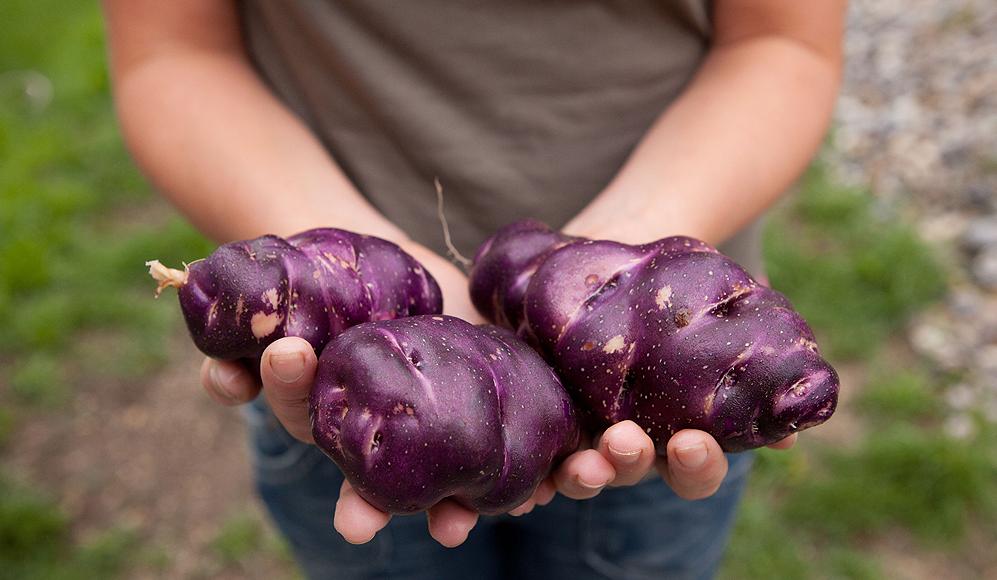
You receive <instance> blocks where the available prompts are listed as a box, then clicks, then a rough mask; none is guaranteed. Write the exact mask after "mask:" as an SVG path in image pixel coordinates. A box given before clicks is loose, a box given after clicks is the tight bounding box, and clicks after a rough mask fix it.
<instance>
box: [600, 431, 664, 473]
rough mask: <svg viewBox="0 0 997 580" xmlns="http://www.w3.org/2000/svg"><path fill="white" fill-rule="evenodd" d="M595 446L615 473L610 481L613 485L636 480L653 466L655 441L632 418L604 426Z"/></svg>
mask: <svg viewBox="0 0 997 580" xmlns="http://www.w3.org/2000/svg"><path fill="white" fill-rule="evenodd" d="M598 449H599V453H601V454H602V456H603V457H605V458H606V459H607V460H608V461H609V463H610V465H612V466H613V470H614V471H615V472H616V477H614V478H613V481H612V482H610V485H613V486H620V485H633V484H635V483H637V482H638V481H640V480H641V479H643V478H644V476H645V475H647V472H648V471H650V470H651V467H652V466H653V465H654V442H653V441H651V438H650V437H648V436H647V433H645V432H644V430H643V429H641V428H640V427H638V426H637V424H636V423H634V422H633V421H629V420H628V421H621V422H619V423H617V424H615V425H613V426H612V427H610V428H609V429H606V431H605V433H603V434H602V437H600V438H599V447H598Z"/></svg>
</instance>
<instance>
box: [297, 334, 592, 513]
mask: <svg viewBox="0 0 997 580" xmlns="http://www.w3.org/2000/svg"><path fill="white" fill-rule="evenodd" d="M311 416H312V434H313V435H314V437H315V443H316V444H317V445H318V446H319V447H320V448H322V450H323V451H325V453H326V454H327V455H328V456H329V457H331V458H332V459H333V461H335V462H336V464H337V465H339V467H340V468H341V469H342V470H343V473H344V474H345V475H346V477H347V479H349V481H350V483H351V484H352V485H353V487H354V488H355V489H356V490H357V493H359V494H360V496H361V497H363V498H364V499H365V500H367V501H368V502H369V503H371V504H372V505H374V506H376V507H378V508H380V509H381V510H384V511H387V512H391V513H412V512H416V511H420V510H424V509H426V508H428V507H430V506H432V505H434V504H436V503H437V502H439V501H440V500H442V499H444V498H448V497H453V498H454V499H455V500H456V501H458V502H460V503H461V504H463V505H465V506H467V507H469V508H471V509H474V510H476V511H478V512H481V513H485V514H497V513H504V512H507V511H509V510H510V509H512V508H515V507H517V506H519V505H520V504H522V503H523V502H524V501H526V500H527V499H528V498H529V497H530V495H532V493H533V491H534V490H535V489H536V487H537V485H539V483H540V482H541V481H542V480H543V478H544V477H545V476H546V475H547V473H548V472H549V471H550V469H551V466H552V465H554V464H555V463H556V462H558V461H560V460H561V459H562V458H563V457H564V456H566V455H567V454H569V453H570V452H572V451H574V449H575V448H576V447H577V445H578V437H579V428H578V423H577V420H576V416H575V411H574V409H573V407H572V403H571V398H570V397H569V395H568V394H567V392H566V391H565V390H564V389H563V387H562V386H561V383H560V381H559V380H558V377H557V375H555V374H554V371H553V370H551V368H550V366H548V365H547V363H546V362H544V360H543V359H542V358H541V357H540V355H539V354H537V353H536V352H535V351H534V350H533V349H531V348H530V347H529V346H528V345H526V344H525V343H524V342H523V341H522V340H520V339H518V338H517V337H516V336H515V335H514V334H512V333H511V332H509V331H507V330H504V329H501V328H498V327H495V326H482V327H477V326H473V325H471V324H469V323H467V322H465V321H463V320H461V319H459V318H453V317H450V316H414V317H411V318H402V319H398V320H387V321H380V322H370V323H366V324H361V325H359V326H355V327H353V328H351V329H349V330H347V331H346V332H344V333H343V334H341V335H340V336H339V337H337V338H336V339H335V340H333V341H332V342H330V343H329V344H328V346H326V348H325V350H324V351H323V352H322V356H321V357H320V359H319V370H318V376H317V378H316V380H315V386H314V388H313V389H312V393H311Z"/></svg>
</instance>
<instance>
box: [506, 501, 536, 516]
mask: <svg viewBox="0 0 997 580" xmlns="http://www.w3.org/2000/svg"><path fill="white" fill-rule="evenodd" d="M535 507H537V501H536V500H535V499H533V498H532V497H531V498H530V499H528V500H526V501H524V502H523V503H521V504H520V505H519V506H518V507H515V508H513V509H511V510H509V515H510V516H513V517H518V516H522V515H526V514H528V513H530V512H531V511H533V508H535Z"/></svg>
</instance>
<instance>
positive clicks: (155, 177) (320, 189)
mask: <svg viewBox="0 0 997 580" xmlns="http://www.w3.org/2000/svg"><path fill="white" fill-rule="evenodd" d="M104 10H105V14H106V16H107V28H108V38H109V43H110V48H111V50H110V54H111V69H112V75H113V78H114V87H115V100H116V104H117V107H118V113H119V117H120V119H121V124H122V127H123V130H124V134H125V138H126V140H127V142H128V145H129V149H130V150H131V152H132V154H133V155H134V157H135V159H136V160H137V161H138V163H139V164H140V166H141V167H142V169H143V170H144V172H145V173H146V175H148V177H149V178H150V179H151V180H152V181H153V183H154V184H155V185H156V186H157V188H158V189H159V190H160V191H161V192H162V193H163V195H165V196H166V197H167V198H169V199H170V200H171V201H172V202H173V203H174V204H175V205H176V206H177V207H178V208H179V209H180V210H181V211H182V212H184V213H185V214H186V215H187V216H188V217H189V218H190V220H191V221H192V222H193V223H194V224H195V225H196V226H197V227H198V228H199V229H201V230H202V231H203V232H204V233H206V234H208V235H209V236H211V237H212V238H214V239H215V240H216V241H229V240H233V239H240V238H248V237H255V236H259V235H261V234H264V233H276V234H284V235H286V234H291V233H294V232H297V231H301V230H304V229H307V228H310V227H316V226H336V227H342V228H346V229H350V230H354V231H359V232H364V233H370V234H375V235H379V236H381V237H385V238H389V239H393V240H396V241H398V240H401V239H403V238H404V235H403V234H402V233H401V231H400V230H399V229H398V228H397V227H395V226H393V225H392V224H390V223H389V222H388V221H387V220H386V219H385V218H384V217H383V216H381V215H380V214H379V213H378V212H377V211H376V210H375V209H374V208H373V207H372V206H371V205H370V204H369V203H367V202H366V200H364V199H363V197H362V196H361V195H360V194H359V193H358V192H357V190H356V189H355V188H354V187H353V185H352V184H351V183H350V182H349V180H348V179H347V178H346V176H345V175H344V174H343V172H342V171H341V170H340V169H339V168H338V167H337V166H336V164H335V162H334V161H333V159H332V158H331V157H330V156H329V155H328V154H327V153H326V151H325V150H324V149H323V147H322V145H321V144H320V143H319V142H318V140H317V139H316V138H315V137H314V136H313V135H312V134H311V132H310V131H309V130H308V129H307V127H305V126H304V124H303V123H302V122H301V121H300V120H299V119H298V118H297V117H295V116H294V115H293V114H292V113H291V112H290V111H289V110H288V109H287V108H286V107H285V106H284V105H283V104H281V103H280V102H279V101H278V100H277V99H276V98H275V97H274V96H273V95H272V94H271V93H270V91H269V90H268V89H267V88H266V87H265V86H264V84H263V82H262V81H261V80H260V79H259V77H258V76H257V75H256V73H255V71H254V70H253V68H252V66H251V64H250V63H249V60H248V58H247V56H246V54H245V52H244V48H243V45H242V38H241V34H240V31H239V19H238V14H237V11H236V6H235V3H234V2H232V1H228V0H211V1H205V0H172V1H171V2H170V3H160V2H158V0H104Z"/></svg>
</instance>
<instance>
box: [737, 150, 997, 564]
mask: <svg viewBox="0 0 997 580" xmlns="http://www.w3.org/2000/svg"><path fill="white" fill-rule="evenodd" d="M765 247H766V254H767V259H768V268H769V272H770V275H771V279H772V283H773V286H775V287H776V288H778V289H780V290H782V291H783V292H785V293H786V294H787V296H789V298H790V299H791V300H792V301H793V303H794V304H795V305H796V306H797V307H798V308H799V309H800V310H801V312H803V313H804V315H805V316H806V318H807V320H808V321H809V322H810V323H811V324H812V326H813V327H814V329H815V331H816V332H817V334H818V337H819V338H820V341H821V343H822V346H824V350H825V351H826V352H829V353H830V355H831V358H832V359H833V360H835V361H838V362H840V361H843V360H849V361H852V364H861V365H863V366H864V367H865V368H866V372H865V373H862V374H864V375H865V377H866V378H865V380H864V382H863V384H861V385H846V387H850V388H853V389H857V393H856V394H855V396H854V397H853V399H852V402H851V405H850V406H849V407H848V409H847V410H844V411H843V412H851V413H854V414H855V415H856V417H857V419H858V421H859V423H860V426H859V427H858V428H859V429H861V435H860V436H859V437H858V438H857V439H856V440H855V441H853V442H852V443H851V444H850V445H847V446H845V445H838V446H830V445H827V444H820V443H818V442H815V441H808V440H807V439H808V438H807V437H806V435H804V437H803V443H802V444H801V445H799V446H798V447H799V448H798V449H794V450H792V451H789V452H776V451H771V450H761V451H759V452H758V462H757V467H756V469H755V472H754V473H753V475H752V480H751V483H750V485H749V489H748V491H747V493H746V497H745V502H744V506H743V508H742V511H741V513H740V514H739V516H738V520H737V524H736V527H735V532H734V538H733V541H732V544H731V547H730V551H729V552H728V554H727V559H726V561H725V568H724V572H723V574H722V577H725V578H738V579H753V578H798V579H801V580H804V579H810V578H857V579H866V578H869V579H873V578H888V577H890V575H889V570H887V569H883V567H882V563H881V562H880V561H878V560H877V555H876V554H875V552H873V551H872V549H871V547H872V546H874V545H875V542H876V541H877V540H879V539H884V538H887V537H889V536H890V535H891V534H895V533H897V532H902V533H904V534H907V535H910V536H911V537H913V538H914V539H915V541H917V542H918V543H919V545H920V546H921V548H922V549H923V550H925V551H936V552H940V553H946V552H948V553H958V551H959V550H960V541H961V540H962V538H963V537H964V536H965V534H966V532H967V530H968V529H969V527H970V526H973V525H977V524H978V522H980V521H983V522H988V521H997V434H995V433H994V429H993V428H988V427H986V426H985V425H983V424H982V423H981V429H980V433H979V434H978V435H977V437H976V439H974V440H971V441H958V440H954V439H951V438H950V437H948V436H947V435H945V434H944V431H943V429H942V424H943V421H944V417H945V406H944V402H943V400H942V398H941V393H942V389H943V387H944V386H945V384H946V382H947V381H951V377H948V376H946V375H944V374H942V373H939V372H935V371H934V370H933V369H931V368H928V367H926V366H924V365H923V364H921V363H917V362H909V361H907V360H891V358H890V357H891V356H893V353H892V352H891V353H890V354H887V352H886V349H884V346H885V345H886V344H887V342H888V341H891V340H894V341H895V337H896V336H898V335H899V334H900V333H901V332H902V330H903V329H904V327H905V325H906V323H907V321H908V319H909V318H910V316H911V315H912V314H914V313H916V312H917V311H919V310H921V309H923V308H924V307H926V306H928V305H930V304H931V303H932V302H934V301H935V300H936V299H937V298H938V297H939V296H941V295H942V293H943V292H944V288H945V272H944V270H943V268H942V267H941V266H940V264H939V262H938V259H937V258H936V256H935V255H934V254H933V252H932V251H931V250H930V249H929V248H928V247H927V246H925V244H923V243H922V242H921V241H920V240H919V239H918V237H917V236H916V235H915V233H914V231H913V230H912V229H911V228H910V227H909V226H907V225H905V224H903V223H902V222H901V221H899V220H898V219H897V218H896V216H894V215H892V212H890V211H889V210H888V209H886V208H880V207H878V206H876V205H875V204H874V202H873V200H872V198H871V197H870V196H869V195H868V193H867V192H863V191H861V190H856V189H850V188H843V187H840V186H837V185H836V184H834V183H833V182H832V181H830V179H829V177H828V174H827V173H826V172H825V171H824V169H823V168H822V167H821V166H820V165H819V164H818V165H817V166H815V167H814V168H813V169H812V170H811V171H810V172H809V173H808V175H807V176H806V178H805V179H804V180H803V182H802V184H801V188H800V191H799V193H798V194H797V195H796V196H795V197H794V198H793V199H792V200H791V201H790V203H789V204H787V206H786V207H785V208H784V209H783V210H782V212H781V213H779V214H777V215H776V216H775V218H774V219H773V220H772V222H771V224H770V227H769V229H768V231H767V232H766V246H765ZM910 360H914V359H913V358H911V359H910ZM833 420H834V419H833V418H832V421H833ZM984 527H986V526H984ZM994 539H995V540H997V536H995V538H994Z"/></svg>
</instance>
